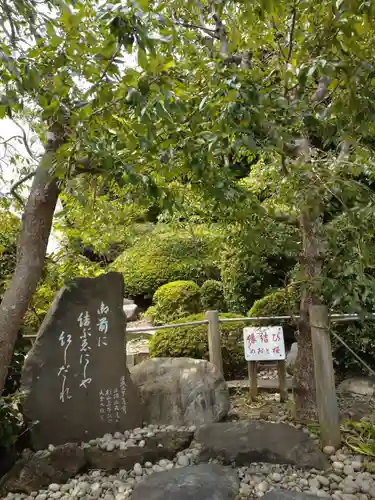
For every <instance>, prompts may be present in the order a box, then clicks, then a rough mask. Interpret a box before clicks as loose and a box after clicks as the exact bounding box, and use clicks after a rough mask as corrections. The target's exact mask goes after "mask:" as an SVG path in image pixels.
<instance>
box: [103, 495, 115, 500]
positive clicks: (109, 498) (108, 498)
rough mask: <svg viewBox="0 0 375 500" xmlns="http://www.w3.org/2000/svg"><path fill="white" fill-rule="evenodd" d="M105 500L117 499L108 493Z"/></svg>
mask: <svg viewBox="0 0 375 500" xmlns="http://www.w3.org/2000/svg"><path fill="white" fill-rule="evenodd" d="M104 500H115V497H114V496H113V495H111V493H106V494H105V495H104Z"/></svg>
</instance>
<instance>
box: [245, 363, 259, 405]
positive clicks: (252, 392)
mask: <svg viewBox="0 0 375 500" xmlns="http://www.w3.org/2000/svg"><path fill="white" fill-rule="evenodd" d="M247 371H248V374H249V399H250V402H251V401H256V399H257V396H258V364H257V362H256V361H248V362H247Z"/></svg>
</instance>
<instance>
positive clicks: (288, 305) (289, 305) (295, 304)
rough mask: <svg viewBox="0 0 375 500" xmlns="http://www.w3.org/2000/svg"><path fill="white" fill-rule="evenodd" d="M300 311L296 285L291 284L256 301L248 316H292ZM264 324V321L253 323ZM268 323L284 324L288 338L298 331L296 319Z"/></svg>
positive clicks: (256, 324)
mask: <svg viewBox="0 0 375 500" xmlns="http://www.w3.org/2000/svg"><path fill="white" fill-rule="evenodd" d="M298 313H299V296H298V290H297V289H296V287H293V286H290V287H288V288H285V289H284V290H278V291H276V292H272V293H270V294H269V295H266V296H265V297H263V298H262V299H259V300H257V301H255V302H254V304H253V307H252V308H251V309H250V311H249V313H248V316H256V317H261V316H292V315H297V314H298ZM252 325H254V326H262V325H264V322H257V323H252ZM267 325H269V326H271V325H282V326H283V329H284V336H285V338H286V339H288V340H290V339H293V338H294V336H295V332H296V331H297V324H296V320H293V319H290V320H270V321H269V322H267Z"/></svg>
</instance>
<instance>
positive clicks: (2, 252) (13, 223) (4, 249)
mask: <svg viewBox="0 0 375 500" xmlns="http://www.w3.org/2000/svg"><path fill="white" fill-rule="evenodd" d="M9 208H10V207H9V205H6V204H5V203H4V202H3V203H0V218H1V230H0V298H1V296H2V294H3V292H4V290H5V288H6V285H7V281H8V280H9V278H10V276H11V275H12V273H13V271H14V267H15V264H16V252H17V248H16V247H17V235H18V232H19V228H20V221H19V219H18V218H17V217H16V216H15V215H13V214H12V213H11V212H10V210H9Z"/></svg>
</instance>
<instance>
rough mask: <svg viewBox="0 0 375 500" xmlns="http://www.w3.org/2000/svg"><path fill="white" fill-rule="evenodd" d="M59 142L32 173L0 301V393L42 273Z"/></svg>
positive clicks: (55, 194) (53, 202)
mask: <svg viewBox="0 0 375 500" xmlns="http://www.w3.org/2000/svg"><path fill="white" fill-rule="evenodd" d="M57 147H58V143H57V141H56V143H53V145H51V146H50V147H49V149H47V150H46V153H45V154H44V156H43V158H42V160H41V163H40V165H39V167H38V169H37V171H36V173H35V177H34V181H33V184H32V187H31V191H30V194H29V198H28V201H27V204H26V207H25V211H24V214H23V218H22V228H21V232H20V236H19V239H18V245H17V263H16V268H15V271H14V273H13V276H12V278H11V280H10V282H9V284H8V288H7V289H6V291H5V293H4V295H3V300H2V302H1V304H0V395H1V394H2V392H3V390H4V385H5V381H6V377H7V373H8V368H9V364H10V361H11V358H12V353H13V349H14V345H15V342H16V340H17V334H18V331H19V329H20V327H21V325H22V321H23V318H24V315H25V313H26V311H27V308H28V307H29V304H30V301H31V299H32V296H33V294H34V292H35V290H36V287H37V285H38V282H39V279H40V277H41V274H42V271H43V267H44V261H45V256H46V251H47V245H48V238H49V235H50V232H51V227H52V220H53V214H54V211H55V208H56V203H57V199H58V196H59V189H58V186H57V179H56V178H54V177H52V176H51V174H50V170H51V167H52V160H53V158H54V155H55V152H56V150H57Z"/></svg>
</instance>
